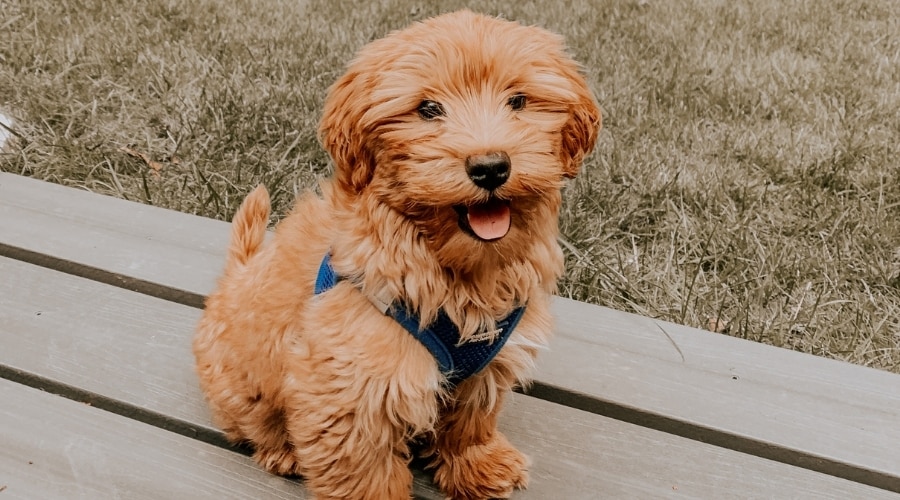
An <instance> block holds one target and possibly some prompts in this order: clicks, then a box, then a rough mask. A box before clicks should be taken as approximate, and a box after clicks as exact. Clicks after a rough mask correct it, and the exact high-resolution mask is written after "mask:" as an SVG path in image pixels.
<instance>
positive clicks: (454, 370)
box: [315, 254, 525, 385]
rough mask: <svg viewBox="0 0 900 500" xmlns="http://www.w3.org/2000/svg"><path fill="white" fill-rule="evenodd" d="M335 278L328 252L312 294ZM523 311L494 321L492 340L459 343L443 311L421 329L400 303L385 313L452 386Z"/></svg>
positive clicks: (475, 368) (474, 368)
mask: <svg viewBox="0 0 900 500" xmlns="http://www.w3.org/2000/svg"><path fill="white" fill-rule="evenodd" d="M339 280H340V277H339V276H338V275H337V273H336V272H335V271H334V268H333V267H331V254H326V255H325V257H324V258H323V259H322V263H321V265H320V266H319V273H318V276H317V277H316V286H315V293H316V295H318V294H320V293H323V292H325V291H327V290H329V289H331V288H332V287H334V285H336V284H337V282H338V281H339ZM524 313H525V307H524V306H523V307H518V308H516V309H515V310H514V311H513V312H512V313H511V314H510V315H509V316H507V317H506V318H504V319H502V320H500V321H498V322H497V329H498V330H499V331H498V333H497V334H496V336H495V337H494V339H493V340H479V341H469V342H466V343H463V344H460V343H459V328H457V327H456V325H455V324H454V323H453V321H451V320H450V318H449V317H448V316H447V314H446V313H444V311H443V310H441V311H439V312H438V317H437V319H436V320H435V321H434V322H433V323H432V324H430V325H428V326H426V327H424V328H423V327H422V326H421V325H420V321H419V317H418V316H416V315H415V314H411V313H410V312H409V311H408V309H407V308H406V306H405V305H403V304H398V303H394V304H391V305H390V307H388V309H387V311H386V312H385V314H387V315H388V316H390V317H391V318H393V319H394V320H395V321H396V322H397V323H399V324H400V325H401V326H403V328H404V329H406V331H408V332H409V333H410V334H412V336H413V337H415V338H416V340H418V341H419V342H421V343H422V345H424V346H425V348H427V349H428V351H429V352H431V354H432V356H434V358H435V360H437V362H438V365H439V366H440V368H441V372H442V373H443V374H444V376H445V377H447V380H448V382H450V383H451V384H453V385H456V384H459V383H460V382H462V381H463V380H465V379H467V378H469V377H471V376H472V375H474V374H476V373H478V372H480V371H481V370H483V369H484V367H486V366H487V365H488V363H490V362H491V360H492V359H494V357H495V356H496V355H497V353H498V352H500V349H501V348H503V345H504V344H506V341H507V340H509V337H510V334H512V331H513V329H515V327H516V325H517V324H518V323H519V320H520V319H522V315H523V314H524Z"/></svg>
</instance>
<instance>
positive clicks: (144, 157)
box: [119, 146, 163, 177]
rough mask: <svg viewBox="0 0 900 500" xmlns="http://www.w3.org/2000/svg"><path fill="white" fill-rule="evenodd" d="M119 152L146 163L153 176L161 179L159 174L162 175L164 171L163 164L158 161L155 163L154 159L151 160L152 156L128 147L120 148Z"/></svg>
mask: <svg viewBox="0 0 900 500" xmlns="http://www.w3.org/2000/svg"><path fill="white" fill-rule="evenodd" d="M119 151H121V152H123V153H125V154H127V155H128V156H131V157H133V158H140V159H141V160H143V161H144V163H145V164H146V165H147V166H148V167H150V170H151V171H153V175H155V176H156V177H159V173H160V171H161V170H162V169H163V164H162V163H160V162H158V161H154V160H152V159H151V158H150V156H149V155H147V154H146V153H142V152H140V151H137V150H134V149H131V148H129V147H128V146H122V147H121V148H119Z"/></svg>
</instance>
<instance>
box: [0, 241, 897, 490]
mask: <svg viewBox="0 0 900 500" xmlns="http://www.w3.org/2000/svg"><path fill="white" fill-rule="evenodd" d="M0 275H2V276H4V277H6V278H7V279H5V280H3V281H0V297H3V299H4V300H2V301H0V345H2V346H3V347H4V348H3V349H2V350H0V373H2V374H5V375H6V376H8V375H9V374H10V373H17V374H21V373H27V374H30V375H31V377H30V378H28V379H24V380H23V382H26V383H30V384H33V385H37V386H38V387H45V388H47V389H48V390H55V389H58V388H63V389H66V388H78V389H79V390H81V391H84V394H82V393H69V394H68V396H69V397H75V398H78V397H80V396H87V397H89V398H96V399H97V400H98V401H100V403H101V404H108V401H109V400H114V401H117V402H118V406H116V407H113V408H112V410H113V411H118V412H121V413H124V414H126V415H127V416H128V417H129V418H130V419H132V420H134V421H133V423H131V424H129V425H130V426H132V427H133V428H136V429H143V428H145V427H149V426H148V425H146V424H143V423H140V422H138V421H137V420H142V419H143V420H149V421H150V423H152V424H154V425H157V424H158V422H156V421H154V420H153V418H157V419H160V418H169V419H171V420H177V421H178V422H176V424H177V425H173V427H174V430H176V431H177V432H182V433H184V434H189V431H185V430H189V429H196V430H205V431H206V432H210V433H215V432H217V431H215V429H214V428H213V427H212V424H211V423H210V420H209V417H208V413H207V410H206V406H205V405H204V404H203V403H202V396H201V394H200V391H199V389H198V388H197V381H196V379H195V377H194V374H193V370H192V360H191V355H190V337H191V330H192V328H193V326H194V323H195V321H196V319H197V315H198V313H199V311H197V310H196V309H194V308H191V307H187V306H183V305H180V304H175V303H172V302H169V301H165V300H160V299H156V298H153V297H148V296H146V295H143V294H140V293H136V292H130V291H127V290H122V289H119V288H115V287H112V286H109V285H105V284H101V283H96V282H93V281H90V280H86V279H83V278H79V277H75V276H71V275H67V274H64V273H61V272H57V271H53V270H50V269H46V268H42V267H38V266H33V265H31V264H27V263H23V262H19V261H14V260H10V259H6V258H0ZM26 290H27V292H26ZM38 313H39V314H38ZM48 397H49V396H48ZM0 398H2V393H0ZM58 399H61V398H58ZM2 400H3V401H4V403H3V408H5V410H4V411H5V414H6V416H4V417H2V418H5V419H17V418H18V419H23V420H22V422H32V423H33V426H32V427H26V428H23V429H21V430H16V428H15V426H7V425H5V424H4V423H3V422H0V425H2V427H3V428H4V429H10V430H8V431H0V432H9V433H13V434H15V435H17V436H19V437H18V438H16V439H17V440H18V441H17V443H19V444H17V447H18V448H23V447H24V448H27V447H29V446H37V444H35V443H34V441H36V442H37V443H38V444H39V443H42V442H43V437H42V431H41V426H43V425H45V424H39V423H38V422H39V420H37V419H35V418H34V417H33V415H34V414H38V413H40V411H43V410H40V409H38V410H34V411H33V412H32V413H28V412H22V411H20V410H19V407H20V406H22V404H21V403H20V402H18V401H17V400H16V399H15V398H12V399H2ZM72 404H75V403H72ZM66 405H69V403H67V404H66ZM64 406H65V405H64ZM76 407H79V406H78V405H77V404H76ZM80 407H83V408H84V409H89V410H91V411H92V412H100V411H101V410H99V409H97V408H92V407H87V406H84V405H81V406H80ZM28 411H29V412H31V411H32V410H28ZM51 413H54V414H60V413H59V411H53V412H51ZM66 413H67V412H63V413H62V414H66ZM101 413H103V414H104V415H108V414H109V413H107V412H101ZM148 414H149V415H151V417H153V418H149V419H148V418H147V417H146V415H148ZM22 422H19V423H18V424H16V425H18V426H20V427H21V426H23V425H25V424H24V423H22ZM78 422H81V421H80V420H76V424H73V425H74V426H75V427H74V429H73V430H71V432H74V433H75V434H81V433H82V428H83V427H85V426H88V427H90V426H94V427H95V428H96V429H105V427H106V424H105V423H104V422H105V421H104V420H102V419H99V420H97V422H96V424H91V422H90V418H89V417H85V419H84V422H82V423H78ZM46 425H50V426H52V427H54V428H56V427H59V428H60V429H57V431H55V432H69V431H68V430H66V427H67V426H68V425H69V424H67V423H66V422H56V421H48V422H47V424H46ZM501 428H502V429H503V431H504V432H505V433H507V435H508V436H509V438H510V439H511V440H512V441H513V442H514V443H516V444H517V446H519V447H520V448H521V449H522V450H523V451H524V452H526V453H527V454H529V455H530V456H531V457H532V458H533V461H534V463H533V466H532V468H531V474H532V486H531V488H530V489H529V490H528V491H526V492H523V493H521V494H518V495H517V496H516V498H540V499H543V498H573V499H577V498H596V497H597V496H598V495H600V496H602V497H630V498H635V497H658V496H667V495H672V494H675V493H680V494H684V495H688V496H691V497H702V498H722V497H726V496H729V495H730V494H733V493H734V492H735V491H740V492H745V493H746V494H748V495H750V496H757V495H758V496H760V497H772V496H777V495H782V494H787V495H788V496H792V497H818V498H847V497H859V496H860V495H863V496H866V497H868V498H891V497H892V496H893V495H891V494H889V493H888V492H886V491H884V490H878V489H875V488H871V487H868V486H864V485H860V484H857V483H853V482H850V481H846V480H842V479H838V478H834V477H830V476H827V475H823V474H820V473H816V472H812V471H809V470H805V469H802V468H797V467H792V466H788V465H784V464H780V463H777V462H772V461H769V460H764V459H761V458H758V457H753V456H750V455H746V454H742V453H738V452H735V451H732V450H728V449H725V448H721V447H717V446H712V445H707V444H704V443H700V442H697V441H693V440H690V439H685V438H681V437H678V436H674V435H671V434H667V433H664V432H660V431H656V430H652V429H647V428H643V427H640V426H636V425H632V424H628V423H625V422H620V421H617V420H613V419H609V418H606V417H602V416H599V415H594V414H591V413H588V412H583V411H579V410H575V409H572V408H567V407H565V406H560V405H556V404H553V403H549V402H546V401H541V400H537V399H534V398H531V397H528V396H523V395H514V396H513V397H512V401H511V403H510V405H509V406H508V407H507V409H506V411H505V412H504V414H503V415H502V418H501ZM98 432H103V431H98ZM160 432H162V431H160ZM166 435H171V436H176V434H174V433H166ZM0 436H2V434H0ZM4 439H5V438H4ZM0 442H3V440H0ZM127 446H129V447H130V446H131V445H127ZM140 446H142V447H152V446H153V444H152V441H150V440H146V441H141V442H140ZM204 446H205V445H204ZM0 448H2V446H0ZM222 451H223V452H224V450H222ZM152 453H157V452H156V451H152ZM179 460H180V459H179ZM185 460H187V459H185ZM197 460H200V461H202V460H204V459H203V458H202V457H200V458H197ZM236 473H238V474H242V472H240V471H238V472H236ZM60 474H63V473H62V472H60ZM196 474H201V475H202V474H204V472H203V471H202V470H200V471H197V472H196ZM63 475H64V474H63ZM64 479H65V478H64ZM417 479H418V482H417V494H418V495H419V496H420V497H422V498H440V497H439V494H438V493H437V492H436V491H435V490H434V489H433V487H431V486H430V485H429V483H428V480H427V476H425V475H423V474H421V472H420V473H419V475H418V476H417ZM70 480H71V481H75V482H76V483H77V482H78V481H79V480H77V479H76V478H70ZM89 484H93V483H90V482H89ZM162 497H163V496H160V497H159V498H162Z"/></svg>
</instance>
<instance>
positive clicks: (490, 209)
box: [468, 200, 510, 240]
mask: <svg viewBox="0 0 900 500" xmlns="http://www.w3.org/2000/svg"><path fill="white" fill-rule="evenodd" d="M468 219H469V227H471V228H472V232H473V233H475V234H476V235H477V236H478V237H479V238H481V239H483V240H496V239H500V238H502V237H504V236H506V233H508V232H509V225H510V214H509V205H507V204H506V203H504V202H502V201H500V200H491V201H489V202H487V203H482V204H480V205H473V206H471V207H469V213H468Z"/></svg>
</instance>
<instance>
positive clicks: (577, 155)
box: [561, 64, 602, 178]
mask: <svg viewBox="0 0 900 500" xmlns="http://www.w3.org/2000/svg"><path fill="white" fill-rule="evenodd" d="M563 66H564V68H563V71H564V73H565V75H566V76H567V78H568V79H569V81H570V82H571V84H572V90H573V91H574V92H575V94H576V100H575V102H574V104H572V105H571V108H570V109H569V121H568V122H566V124H565V126H564V127H563V129H562V151H561V154H562V160H563V174H564V175H565V176H566V177H569V178H572V177H575V175H577V174H578V170H579V169H580V168H581V162H582V160H584V157H585V156H587V155H588V154H589V153H590V152H591V151H592V150H593V149H594V143H595V142H596V141H597V133H598V132H600V127H601V121H602V120H601V118H600V109H599V108H598V107H597V103H596V102H595V101H594V96H593V93H592V92H591V90H590V88H588V85H587V82H586V81H585V79H584V76H582V74H581V73H580V72H579V71H578V69H577V68H575V67H573V66H572V65H569V64H566V65H563Z"/></svg>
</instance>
